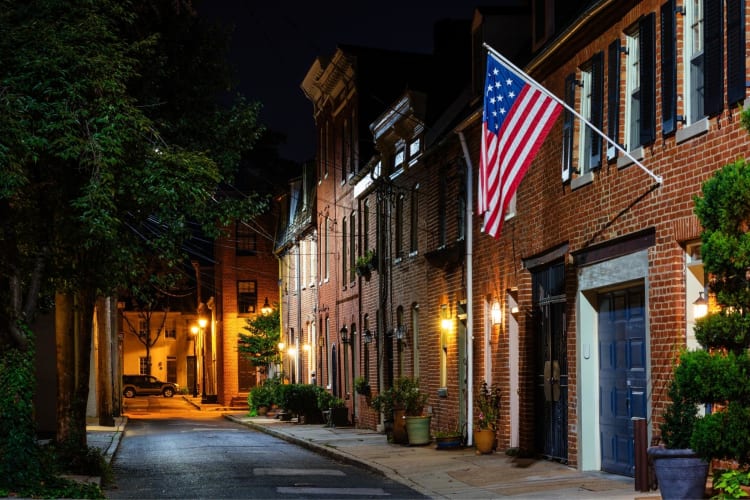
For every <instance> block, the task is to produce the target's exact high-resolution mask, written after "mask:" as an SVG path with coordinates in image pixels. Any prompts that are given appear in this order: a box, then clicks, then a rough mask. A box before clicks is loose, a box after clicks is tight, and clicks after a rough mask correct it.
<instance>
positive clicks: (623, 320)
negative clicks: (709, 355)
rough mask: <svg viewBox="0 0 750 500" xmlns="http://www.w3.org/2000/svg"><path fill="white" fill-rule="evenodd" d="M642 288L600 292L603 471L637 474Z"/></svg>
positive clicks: (642, 410)
mask: <svg viewBox="0 0 750 500" xmlns="http://www.w3.org/2000/svg"><path fill="white" fill-rule="evenodd" d="M644 294H645V292H644V289H643V287H642V286H636V287H631V288H627V289H624V290H617V291H612V292H606V293H600V294H599V295H598V303H599V320H598V327H599V353H600V356H599V385H600V391H601V400H600V405H599V432H600V433H601V453H602V457H601V460H602V470H604V471H607V472H613V473H615V474H622V475H626V476H633V475H634V474H635V459H634V453H633V445H634V434H633V418H646V410H647V403H648V402H647V401H646V384H647V378H646V366H647V359H646V322H645V300H644Z"/></svg>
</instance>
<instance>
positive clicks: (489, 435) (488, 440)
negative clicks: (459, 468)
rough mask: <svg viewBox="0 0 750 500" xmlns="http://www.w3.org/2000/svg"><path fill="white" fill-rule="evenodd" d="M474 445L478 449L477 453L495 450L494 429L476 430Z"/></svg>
mask: <svg viewBox="0 0 750 500" xmlns="http://www.w3.org/2000/svg"><path fill="white" fill-rule="evenodd" d="M474 447H475V448H476V450H477V455H482V454H486V453H492V452H493V451H494V450H495V431H493V430H492V429H477V430H475V431H474Z"/></svg>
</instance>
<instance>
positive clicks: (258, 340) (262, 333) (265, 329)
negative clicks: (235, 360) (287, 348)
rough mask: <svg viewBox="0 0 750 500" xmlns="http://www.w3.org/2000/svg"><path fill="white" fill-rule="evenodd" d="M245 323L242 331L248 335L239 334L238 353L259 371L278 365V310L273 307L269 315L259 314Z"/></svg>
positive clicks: (279, 330) (279, 333)
mask: <svg viewBox="0 0 750 500" xmlns="http://www.w3.org/2000/svg"><path fill="white" fill-rule="evenodd" d="M246 323H247V325H246V326H244V327H243V330H247V331H248V332H249V333H247V334H245V333H240V334H239V352H240V353H241V354H242V355H243V356H245V358H247V359H248V360H249V361H250V363H252V365H253V366H255V367H258V368H261V370H265V369H266V367H268V366H269V365H274V364H277V363H279V362H280V361H281V359H280V357H279V347H278V344H279V340H280V338H281V337H280V335H281V326H280V322H279V309H278V308H277V307H274V308H273V310H272V311H271V312H270V313H268V314H259V315H257V316H255V317H254V318H252V319H248V320H246Z"/></svg>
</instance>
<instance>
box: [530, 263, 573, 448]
mask: <svg viewBox="0 0 750 500" xmlns="http://www.w3.org/2000/svg"><path fill="white" fill-rule="evenodd" d="M532 290H533V324H534V339H535V342H536V346H535V349H534V351H535V364H534V366H535V379H534V380H535V388H534V407H535V412H534V416H535V417H534V418H535V420H534V429H535V432H534V436H535V438H534V440H535V442H534V444H535V447H536V450H537V451H538V452H539V453H541V454H542V455H543V456H545V457H547V458H550V459H555V460H560V461H563V462H567V460H568V431H567V428H568V362H567V335H566V330H565V307H566V298H565V266H564V264H563V263H562V262H559V263H556V264H552V265H550V266H548V267H545V268H541V269H538V270H536V271H534V272H533V274H532Z"/></svg>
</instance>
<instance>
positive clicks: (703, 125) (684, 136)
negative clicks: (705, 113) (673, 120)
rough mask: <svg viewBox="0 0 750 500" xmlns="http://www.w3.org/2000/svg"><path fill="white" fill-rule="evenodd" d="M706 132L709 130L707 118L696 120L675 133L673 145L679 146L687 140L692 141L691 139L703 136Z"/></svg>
mask: <svg viewBox="0 0 750 500" xmlns="http://www.w3.org/2000/svg"><path fill="white" fill-rule="evenodd" d="M708 130H709V123H708V118H703V119H702V120H698V121H697V122H695V123H692V124H690V125H688V126H687V127H685V128H681V129H679V130H677V133H675V136H674V137H675V143H677V144H680V143H682V142H685V141H687V140H689V139H692V138H693V137H697V136H699V135H703V134H705V133H706V132H708Z"/></svg>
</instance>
